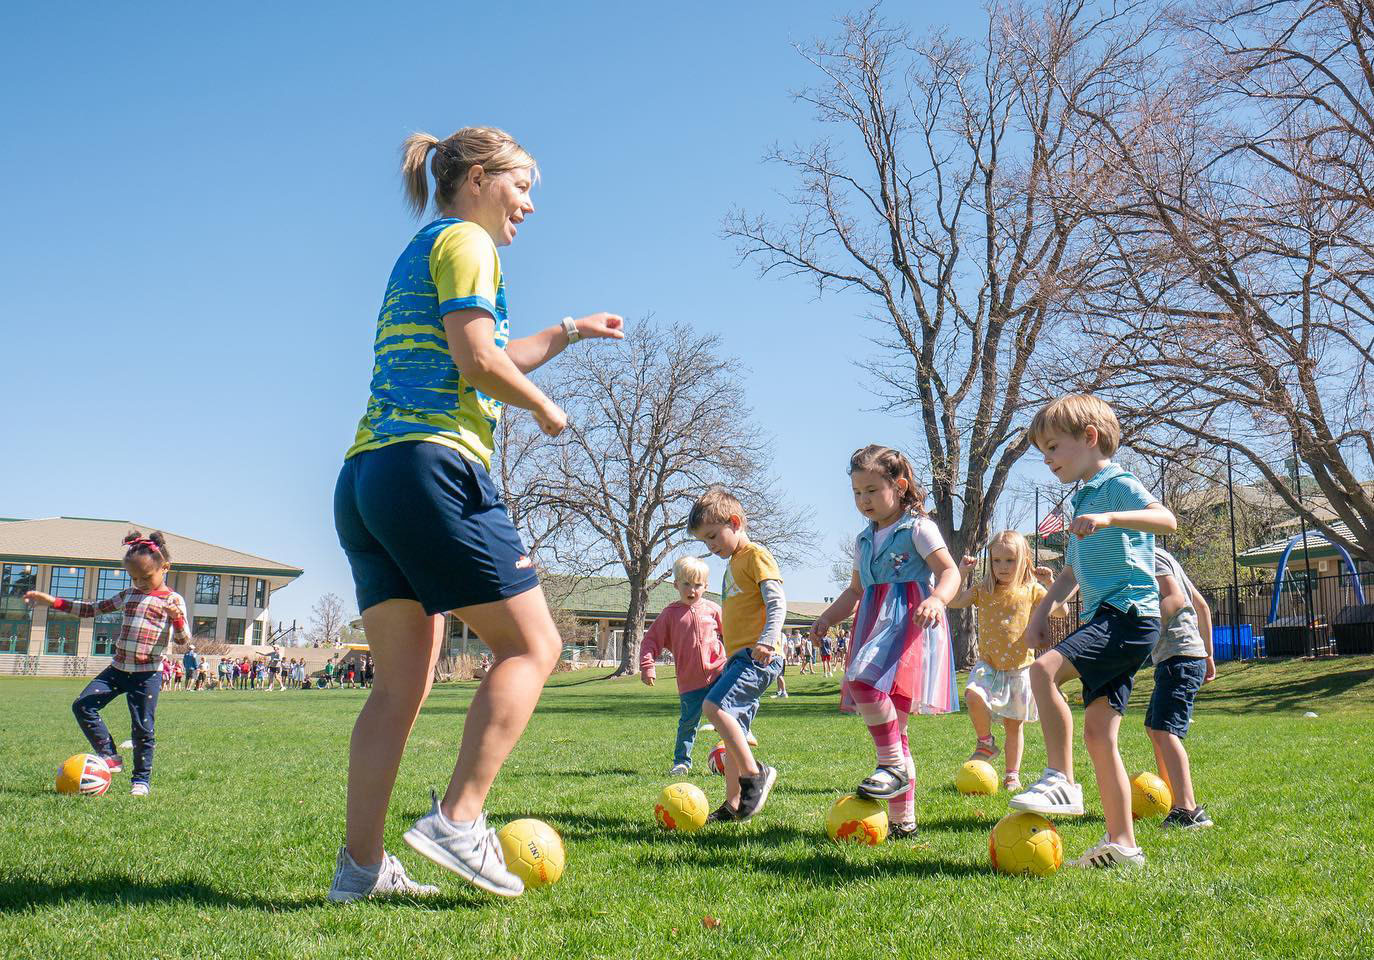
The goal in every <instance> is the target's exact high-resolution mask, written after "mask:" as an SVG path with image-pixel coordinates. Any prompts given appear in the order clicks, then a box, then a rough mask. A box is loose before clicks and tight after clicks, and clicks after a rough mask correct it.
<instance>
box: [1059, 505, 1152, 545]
mask: <svg viewBox="0 0 1374 960" xmlns="http://www.w3.org/2000/svg"><path fill="white" fill-rule="evenodd" d="M1106 527H1120V528H1122V529H1125V530H1139V531H1140V532H1141V533H1154V534H1169V533H1173V532H1174V531H1175V530H1177V529H1178V518H1177V517H1175V516H1174V512H1173V511H1172V510H1170V509H1169V508H1168V507H1166V506H1164V504H1162V503H1152V504H1150V505H1149V506H1148V507H1145V508H1144V509H1142V510H1115V511H1113V512H1111V513H1084V514H1080V515H1079V516H1077V517H1074V518H1073V522H1072V523H1070V524H1069V533H1071V534H1073V535H1074V536H1076V537H1078V538H1079V539H1082V538H1083V537H1087V536H1091V535H1092V534H1094V533H1096V532H1097V531H1099V530H1102V529H1105V528H1106Z"/></svg>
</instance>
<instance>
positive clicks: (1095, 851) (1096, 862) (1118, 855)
mask: <svg viewBox="0 0 1374 960" xmlns="http://www.w3.org/2000/svg"><path fill="white" fill-rule="evenodd" d="M1069 866H1071V867H1081V868H1083V869H1089V870H1091V869H1099V870H1100V869H1105V868H1107V867H1143V866H1145V852H1144V851H1143V850H1141V849H1140V848H1139V847H1123V846H1122V845H1121V844H1119V843H1112V842H1111V841H1110V840H1108V839H1107V835H1106V834H1105V833H1104V834H1103V835H1102V842H1101V843H1099V844H1098V845H1097V846H1095V847H1093V848H1092V849H1091V850H1089V851H1088V852H1087V853H1085V854H1083V856H1081V857H1079V858H1078V859H1077V860H1070V861H1069Z"/></svg>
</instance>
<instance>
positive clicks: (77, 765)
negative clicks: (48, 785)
mask: <svg viewBox="0 0 1374 960" xmlns="http://www.w3.org/2000/svg"><path fill="white" fill-rule="evenodd" d="M108 789H110V768H109V767H107V766H105V761H104V760H101V759H100V758H99V757H97V756H96V755H95V754H93V753H77V754H73V755H72V756H70V757H68V758H67V759H66V760H64V761H62V766H60V767H58V768H57V792H58V793H68V794H72V793H79V794H82V795H83V796H87V797H98V796H100V795H101V794H102V793H104V792H105V791H106V790H108Z"/></svg>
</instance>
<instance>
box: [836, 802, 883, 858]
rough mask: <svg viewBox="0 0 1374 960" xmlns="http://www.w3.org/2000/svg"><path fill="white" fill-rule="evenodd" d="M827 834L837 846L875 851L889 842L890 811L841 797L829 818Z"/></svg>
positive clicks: (874, 803) (877, 805) (875, 803)
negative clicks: (858, 845)
mask: <svg viewBox="0 0 1374 960" xmlns="http://www.w3.org/2000/svg"><path fill="white" fill-rule="evenodd" d="M825 832H826V833H828V834H830V839H831V840H834V841H835V842H836V843H858V844H863V845H864V846H867V847H876V846H877V845H878V844H880V843H882V842H883V841H884V840H886V839H887V808H886V807H884V806H883V804H881V803H879V802H878V801H877V800H869V799H867V798H865V797H856V796H854V795H853V794H848V795H846V796H843V797H840V799H838V800H836V801H835V804H834V806H832V807H831V808H830V813H828V814H826V817H825Z"/></svg>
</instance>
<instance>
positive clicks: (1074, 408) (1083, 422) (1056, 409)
mask: <svg viewBox="0 0 1374 960" xmlns="http://www.w3.org/2000/svg"><path fill="white" fill-rule="evenodd" d="M1089 427H1092V428H1093V429H1095V430H1096V431H1097V449H1098V450H1100V451H1102V455H1103V456H1104V457H1110V456H1111V455H1112V454H1114V453H1116V448H1117V447H1119V446H1121V422H1120V421H1119V420H1117V419H1116V414H1115V413H1113V412H1112V408H1111V407H1109V406H1107V403H1106V401H1104V400H1100V399H1098V398H1097V397H1095V396H1093V395H1092V394H1091V393H1069V394H1065V395H1064V396H1062V397H1058V398H1057V399H1054V400H1051V401H1050V402H1049V403H1047V404H1045V405H1044V406H1043V407H1041V408H1040V412H1039V413H1037V414H1036V415H1035V419H1034V420H1032V421H1031V425H1030V435H1031V443H1033V444H1035V446H1036V449H1040V441H1041V440H1042V439H1044V436H1045V434H1047V433H1049V432H1051V431H1054V432H1055V433H1067V434H1069V436H1071V437H1076V438H1081V437H1082V436H1083V435H1084V434H1086V433H1087V432H1088V428H1089Z"/></svg>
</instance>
